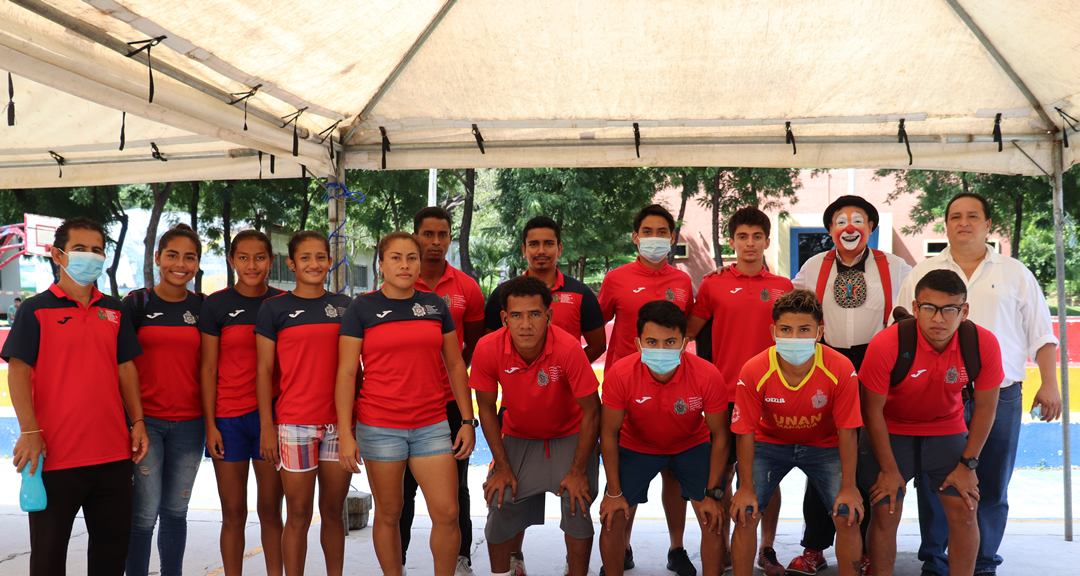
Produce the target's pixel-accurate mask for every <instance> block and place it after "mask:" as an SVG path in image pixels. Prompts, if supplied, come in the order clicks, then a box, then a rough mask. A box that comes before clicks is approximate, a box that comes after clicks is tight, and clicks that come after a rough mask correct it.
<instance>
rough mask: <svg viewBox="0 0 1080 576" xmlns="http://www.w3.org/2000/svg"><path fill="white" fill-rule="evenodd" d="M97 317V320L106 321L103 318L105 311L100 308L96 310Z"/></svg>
mask: <svg viewBox="0 0 1080 576" xmlns="http://www.w3.org/2000/svg"><path fill="white" fill-rule="evenodd" d="M97 317H98V320H108V318H106V317H105V311H104V310H102V309H100V308H98V311H97Z"/></svg>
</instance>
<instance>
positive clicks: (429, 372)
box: [335, 290, 454, 430]
mask: <svg viewBox="0 0 1080 576" xmlns="http://www.w3.org/2000/svg"><path fill="white" fill-rule="evenodd" d="M453 331H454V318H453V316H451V314H450V310H449V309H448V307H447V306H446V301H445V300H443V299H442V298H439V297H438V296H436V295H435V294H432V293H430V292H421V291H419V290H414V291H413V295H412V297H410V298H406V299H403V300H396V299H391V298H387V297H386V295H385V294H383V293H382V291H380V290H376V291H375V292H371V293H370V294H364V295H363V296H357V298H356V299H355V300H353V303H352V304H350V305H349V309H348V310H347V311H346V312H345V319H344V320H343V321H342V323H341V335H342V336H350V337H352V338H361V339H363V341H364V342H363V345H362V348H361V350H360V359H361V360H362V361H363V365H364V382H363V384H361V385H360V396H359V397H358V398H357V399H356V407H355V413H356V419H357V421H358V422H360V423H361V424H365V425H367V426H379V427H382V428H396V429H398V430H410V429H413V428H423V427H424V426H431V425H432V424H437V423H439V422H441V421H443V420H446V386H445V385H444V384H443V378H444V375H445V374H446V362H445V360H443V356H442V346H443V336H444V335H445V334H449V333H451V332H453ZM335 368H336V366H335Z"/></svg>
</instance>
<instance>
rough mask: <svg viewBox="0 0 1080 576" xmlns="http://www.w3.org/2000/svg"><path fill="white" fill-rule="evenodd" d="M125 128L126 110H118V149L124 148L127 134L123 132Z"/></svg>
mask: <svg viewBox="0 0 1080 576" xmlns="http://www.w3.org/2000/svg"><path fill="white" fill-rule="evenodd" d="M126 130H127V112H124V111H123V110H121V111H120V149H121V150H123V149H124V144H125V143H127V136H126V135H125V134H124V132H125V131H126Z"/></svg>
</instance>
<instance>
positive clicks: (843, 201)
mask: <svg viewBox="0 0 1080 576" xmlns="http://www.w3.org/2000/svg"><path fill="white" fill-rule="evenodd" d="M848 206H854V207H856V208H860V209H862V211H863V212H865V213H866V217H867V219H869V220H870V221H871V222H873V223H874V229H875V230H877V227H878V212H877V208H874V205H873V204H871V203H869V202H867V201H866V200H864V199H863V197H862V196H852V195H850V194H848V195H845V196H841V197H839V198H837V199H836V200H833V203H832V204H829V207H828V208H826V209H825V214H824V217H823V218H822V221H823V222H825V229H826V230H830V229H832V223H833V214H836V211H837V210H839V209H841V208H847V207H848Z"/></svg>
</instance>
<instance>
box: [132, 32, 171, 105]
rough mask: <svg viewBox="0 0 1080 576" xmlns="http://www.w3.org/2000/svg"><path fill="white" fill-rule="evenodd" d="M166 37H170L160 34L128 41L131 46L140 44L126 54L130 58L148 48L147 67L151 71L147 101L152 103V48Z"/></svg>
mask: <svg viewBox="0 0 1080 576" xmlns="http://www.w3.org/2000/svg"><path fill="white" fill-rule="evenodd" d="M166 38H168V36H158V37H156V38H150V39H147V40H136V41H134V42H128V43H127V45H128V46H131V47H133V48H134V47H136V46H138V48H135V49H134V50H132V51H131V52H128V53H127V54H125V56H127V57H128V58H131V57H132V56H134V55H136V54H138V53H139V52H142V51H143V50H146V68H147V69H148V70H149V71H150V97H149V98H148V99H147V101H148V102H150V103H151V104H153V103H154V63H153V61H152V60H151V58H150V49H151V48H153V47H154V46H157V45H158V44H161V41H162V40H164V39H166Z"/></svg>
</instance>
